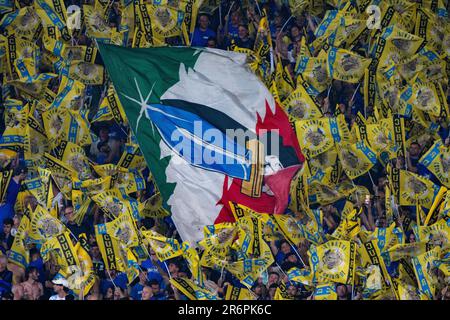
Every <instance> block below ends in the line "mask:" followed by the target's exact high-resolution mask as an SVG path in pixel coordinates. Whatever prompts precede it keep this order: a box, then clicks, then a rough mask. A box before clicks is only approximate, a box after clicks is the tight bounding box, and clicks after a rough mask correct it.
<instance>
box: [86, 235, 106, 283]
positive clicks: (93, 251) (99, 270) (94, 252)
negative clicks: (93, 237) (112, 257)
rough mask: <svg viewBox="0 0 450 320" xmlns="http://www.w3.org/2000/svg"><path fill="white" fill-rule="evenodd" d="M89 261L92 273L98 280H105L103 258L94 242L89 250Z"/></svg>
mask: <svg viewBox="0 0 450 320" xmlns="http://www.w3.org/2000/svg"><path fill="white" fill-rule="evenodd" d="M89 253H90V256H91V259H92V264H93V266H94V271H95V274H96V275H97V276H98V277H99V278H100V279H105V277H106V274H105V263H104V262H103V258H102V255H101V253H100V248H99V247H98V244H97V242H94V243H92V244H91V248H90V250H89Z"/></svg>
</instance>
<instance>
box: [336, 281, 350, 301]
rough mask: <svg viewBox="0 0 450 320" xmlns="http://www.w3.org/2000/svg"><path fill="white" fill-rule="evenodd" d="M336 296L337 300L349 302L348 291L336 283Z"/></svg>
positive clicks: (344, 286)
mask: <svg viewBox="0 0 450 320" xmlns="http://www.w3.org/2000/svg"><path fill="white" fill-rule="evenodd" d="M336 294H337V297H338V300H350V299H349V290H348V288H347V286H346V285H345V284H342V283H338V284H337V285H336Z"/></svg>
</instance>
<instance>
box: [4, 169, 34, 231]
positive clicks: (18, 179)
mask: <svg viewBox="0 0 450 320" xmlns="http://www.w3.org/2000/svg"><path fill="white" fill-rule="evenodd" d="M27 173H28V169H27V168H26V167H25V166H19V167H18V168H16V169H15V170H14V176H13V178H12V179H11V181H10V183H9V185H8V188H7V189H6V196H5V202H4V203H2V204H0V222H1V226H0V227H1V228H2V229H3V221H4V219H6V218H12V217H14V205H15V203H16V200H17V195H18V193H19V189H20V185H21V183H22V181H23V180H25V178H26V177H27Z"/></svg>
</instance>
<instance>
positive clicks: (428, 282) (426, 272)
mask: <svg viewBox="0 0 450 320" xmlns="http://www.w3.org/2000/svg"><path fill="white" fill-rule="evenodd" d="M440 251H441V249H440V248H439V247H435V248H434V249H432V250H431V251H428V252H425V253H423V254H421V255H418V256H415V257H412V264H413V268H414V273H415V275H416V278H417V283H418V285H419V289H420V290H421V291H422V292H423V293H425V294H426V295H427V296H428V298H429V299H431V300H432V299H433V298H434V295H435V294H436V289H437V288H436V287H437V284H438V283H437V278H436V276H435V275H434V272H433V268H434V265H433V264H434V262H435V261H437V260H439V255H440Z"/></svg>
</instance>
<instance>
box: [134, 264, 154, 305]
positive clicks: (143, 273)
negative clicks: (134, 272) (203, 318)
mask: <svg viewBox="0 0 450 320" xmlns="http://www.w3.org/2000/svg"><path fill="white" fill-rule="evenodd" d="M147 273H148V272H147V270H146V269H144V268H142V267H141V270H140V271H139V282H138V283H136V284H135V285H134V286H133V287H132V288H131V292H130V297H131V299H133V300H142V290H143V289H144V287H145V286H146V285H147V283H148V282H147ZM152 283H157V284H158V285H159V282H158V281H156V280H152Z"/></svg>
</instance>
